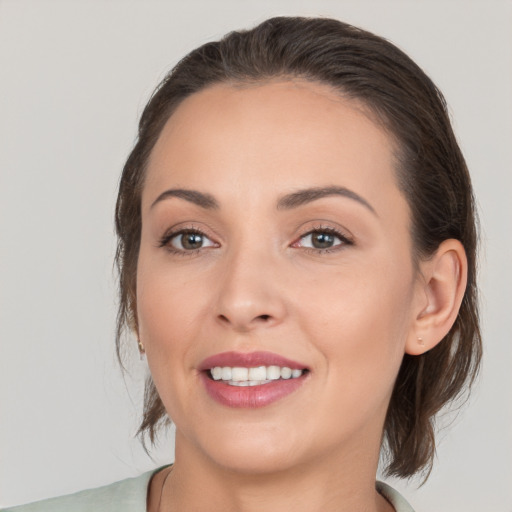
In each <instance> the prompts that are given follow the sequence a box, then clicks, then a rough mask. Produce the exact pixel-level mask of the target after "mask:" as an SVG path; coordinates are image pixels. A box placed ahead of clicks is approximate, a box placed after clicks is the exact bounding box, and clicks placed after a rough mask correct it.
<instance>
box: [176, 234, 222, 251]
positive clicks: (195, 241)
mask: <svg viewBox="0 0 512 512" xmlns="http://www.w3.org/2000/svg"><path fill="white" fill-rule="evenodd" d="M170 245H171V246H172V247H174V248H175V249H177V250H180V251H193V250H196V249H202V248H203V247H211V246H212V245H214V243H213V242H212V241H211V240H210V239H209V238H208V237H206V236H205V235H203V234H202V233H197V232H195V231H182V232H181V233H177V234H176V235H174V236H173V237H172V238H171V240H170Z"/></svg>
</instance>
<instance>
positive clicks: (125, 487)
mask: <svg viewBox="0 0 512 512" xmlns="http://www.w3.org/2000/svg"><path fill="white" fill-rule="evenodd" d="M156 471H158V470H156ZM156 471H149V472H147V473H144V474H142V475H140V476H138V477H135V478H127V479H125V480H121V481H120V482H115V483H113V484H110V485H105V486H104V487H98V488H96V489H88V490H86V491H80V492H77V493H74V494H68V495H66V496H60V497H58V498H50V499H47V500H42V501H36V502H35V503H29V504H28V505H21V506H16V507H12V508H6V509H2V510H1V512H92V511H94V512H116V511H119V512H121V511H122V512H146V497H147V491H148V485H149V481H150V480H151V477H152V476H153V475H154V474H155V473H156Z"/></svg>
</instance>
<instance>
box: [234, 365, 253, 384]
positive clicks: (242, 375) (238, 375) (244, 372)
mask: <svg viewBox="0 0 512 512" xmlns="http://www.w3.org/2000/svg"><path fill="white" fill-rule="evenodd" d="M248 377H249V369H248V368H240V367H239V366H235V367H234V368H232V370H231V380H234V381H238V382H240V381H242V380H247V379H248Z"/></svg>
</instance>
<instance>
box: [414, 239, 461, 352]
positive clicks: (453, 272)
mask: <svg viewBox="0 0 512 512" xmlns="http://www.w3.org/2000/svg"><path fill="white" fill-rule="evenodd" d="M419 267H420V268H419V278H418V284H417V289H416V291H415V300H414V311H413V315H414V317H413V325H412V326H411V330H410V333H409V337H408V339H407V342H406V345H405V352H406V353H407V354H410V355H420V354H423V353H424V352H427V351H428V350H430V349H432V348H434V347H435V346H436V345H437V344H438V343H439V342H440V341H441V340H442V339H443V338H444V337H445V336H446V335H447V334H448V332H449V331H450V329H451V328H452V325H453V324H454V322H455V320H456V318H457V315H458V313H459V308H460V305H461V303H462V299H463V297H464V292H465V291H466V283H467V273H468V263H467V258H466V251H465V250H464V247H463V246H462V244H461V243H460V242H459V241H458V240H454V239H449V240H445V241H444V242H442V243H441V245H440V246H439V248H438V249H437V251H436V252H435V254H434V255H433V256H432V258H430V259H428V260H426V261H423V262H421V263H420V265H419Z"/></svg>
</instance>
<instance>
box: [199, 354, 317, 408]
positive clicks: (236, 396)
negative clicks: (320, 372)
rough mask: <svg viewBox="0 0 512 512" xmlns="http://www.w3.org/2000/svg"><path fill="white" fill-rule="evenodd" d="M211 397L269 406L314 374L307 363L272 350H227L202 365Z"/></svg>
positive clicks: (242, 404)
mask: <svg viewBox="0 0 512 512" xmlns="http://www.w3.org/2000/svg"><path fill="white" fill-rule="evenodd" d="M199 370H200V376H201V380H202V381H203V384H204V386H205V388H206V391H207V393H208V395H209V396H210V398H213V399H214V400H215V401H216V402H218V403H220V404H222V405H224V406H228V407H234V408H238V407H245V408H256V407H265V406H267V405H270V404H272V403H273V402H276V401H277V400H280V399H282V398H284V397H285V396H288V395H290V394H291V393H293V392H295V391H296V390H298V389H299V388H300V387H301V386H302V385H303V384H304V382H306V381H307V380H309V379H308V377H309V376H310V373H311V372H310V370H309V369H308V368H307V367H306V366H305V365H303V364H301V363H299V362H297V361H292V360H290V359H287V358H285V357H283V356H280V355H278V354H274V353H271V352H250V353H242V352H224V353H221V354H217V355H214V356H211V357H209V358H207V359H206V360H204V361H203V362H202V364H201V365H200V366H199Z"/></svg>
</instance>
